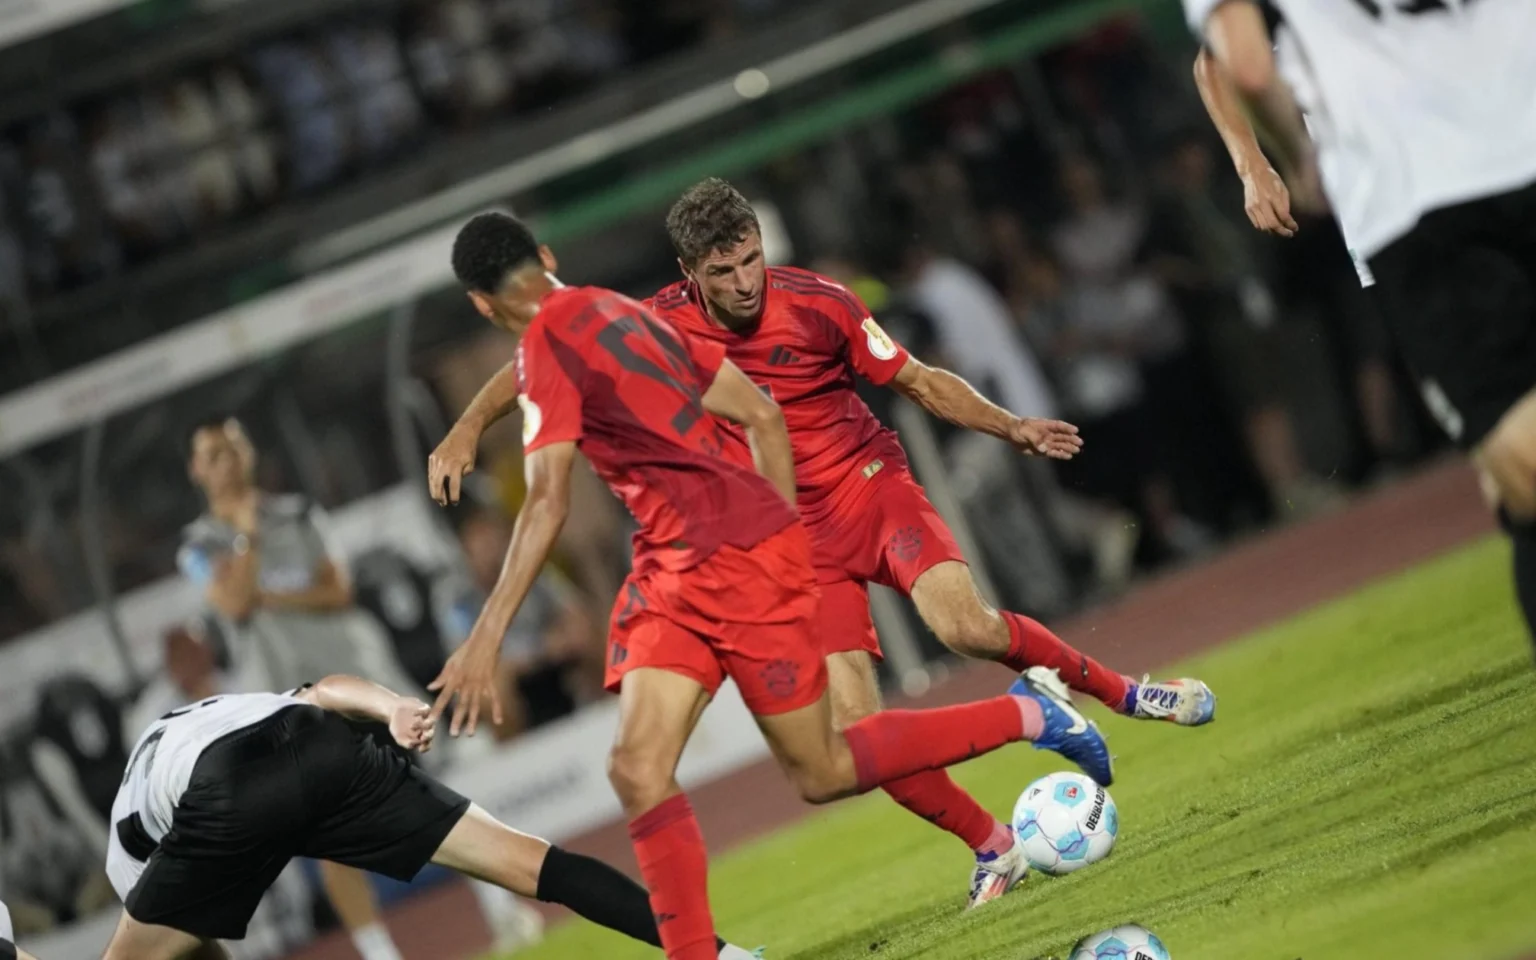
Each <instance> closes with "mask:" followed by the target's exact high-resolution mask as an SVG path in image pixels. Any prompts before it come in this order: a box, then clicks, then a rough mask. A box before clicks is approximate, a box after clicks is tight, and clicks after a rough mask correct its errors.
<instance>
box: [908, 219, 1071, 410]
mask: <svg viewBox="0 0 1536 960" xmlns="http://www.w3.org/2000/svg"><path fill="white" fill-rule="evenodd" d="M903 266H904V274H905V277H906V280H907V284H908V287H909V293H910V295H911V297H912V301H913V303H914V304H915V305H916V306H917V307H918V308H919V309H920V310H922V312H923V313H924V314H926V315H927V316H928V317H929V318H931V319H932V321H933V325H934V330H935V333H936V334H937V341H938V347H939V351H940V352H941V353H942V354H943V355H944V357H945V358H947V359H948V360H949V362H951V363H952V364H954V366H955V370H956V372H958V373H959V374H960V375H961V376H963V377H965V378H966V379H968V380H970V381H971V382H972V383H974V384H976V386H977V387H978V388H980V389H981V390H982V392H983V393H986V394H988V395H990V396H993V397H995V398H996V399H997V400H998V402H999V403H1000V404H1001V405H1002V406H1004V407H1006V408H1007V409H1009V410H1012V411H1015V412H1017V414H1018V415H1019V416H1021V417H1045V418H1055V417H1056V416H1057V412H1056V400H1055V397H1054V396H1052V391H1051V385H1050V383H1049V382H1048V381H1047V380H1046V378H1045V374H1044V373H1043V372H1042V371H1041V368H1040V364H1039V363H1038V362H1037V361H1036V360H1035V356H1034V354H1033V353H1032V352H1031V351H1030V348H1029V345H1028V344H1027V343H1026V342H1025V341H1024V340H1023V339H1022V338H1020V337H1019V335H1018V332H1017V324H1016V322H1015V320H1014V318H1013V314H1012V313H1010V312H1009V310H1008V304H1007V303H1006V302H1004V300H1003V298H1002V297H1001V296H999V295H998V292H997V291H996V290H995V289H993V288H992V286H991V285H990V284H989V283H987V281H986V279H985V278H984V277H983V276H982V275H981V274H980V273H978V272H977V271H976V270H974V269H972V268H971V267H969V266H967V265H966V264H964V263H962V262H960V261H959V260H956V259H954V258H952V257H947V256H944V255H942V254H939V253H937V252H935V251H934V250H933V249H932V248H931V247H929V246H927V245H925V244H923V243H917V244H914V245H912V246H911V247H910V248H908V250H907V253H906V257H905V262H904V265H903Z"/></svg>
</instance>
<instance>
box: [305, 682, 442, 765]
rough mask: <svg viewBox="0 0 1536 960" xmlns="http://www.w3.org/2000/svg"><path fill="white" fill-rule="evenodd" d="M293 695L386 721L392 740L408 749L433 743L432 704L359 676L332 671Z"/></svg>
mask: <svg viewBox="0 0 1536 960" xmlns="http://www.w3.org/2000/svg"><path fill="white" fill-rule="evenodd" d="M294 696H296V697H298V699H300V700H303V701H305V702H306V703H312V704H314V705H315V706H317V707H319V708H320V709H322V710H330V711H332V712H333V713H339V714H341V715H342V716H344V717H351V718H352V719H354V720H376V721H378V722H379V723H383V724H387V725H388V726H389V732H390V734H391V735H393V736H394V738H395V742H396V743H398V744H400V746H402V747H404V748H406V749H407V750H420V751H422V752H423V753H425V752H426V751H427V750H428V749H429V748H431V746H432V733H433V724H432V718H431V712H432V711H431V708H429V707H428V706H427V705H426V704H425V703H422V702H421V701H420V700H417V699H416V698H415V697H402V696H400V695H399V694H397V693H395V692H394V691H392V690H388V689H385V688H384V687H381V686H379V685H378V684H376V683H370V682H369V681H367V680H364V679H362V678H361V677H349V676H347V675H346V674H342V673H337V674H332V675H331V676H329V677H326V678H324V679H322V680H321V681H320V682H319V683H317V684H315V685H314V686H311V687H306V688H305V689H303V690H300V691H299V692H298V693H297V694H295V695H294Z"/></svg>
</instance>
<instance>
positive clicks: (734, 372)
mask: <svg viewBox="0 0 1536 960" xmlns="http://www.w3.org/2000/svg"><path fill="white" fill-rule="evenodd" d="M703 402H704V409H705V410H708V411H709V412H710V413H713V414H715V415H716V416H721V417H724V418H726V419H727V420H730V421H731V422H732V423H739V424H741V425H742V427H743V428H745V429H746V431H747V442H748V443H749V444H750V445H751V447H752V462H753V463H754V464H756V466H757V472H758V473H760V474H762V475H763V476H765V477H767V478H768V480H769V482H770V483H772V484H773V485H774V486H775V487H777V488H778V491H779V493H781V494H783V495H784V499H785V500H788V501H789V503H790V505H791V506H793V505H794V502H795V456H794V453H793V452H792V451H791V449H790V446H789V430H788V428H787V427H785V426H784V411H783V410H780V409H779V405H778V404H777V403H774V402H773V399H772V398H771V397H769V396H768V395H767V394H765V393H763V391H761V390H759V389H758V388H757V385H756V384H754V383H753V382H752V381H751V380H749V379H747V375H746V374H744V373H742V372H741V369H740V368H739V367H737V366H736V365H735V364H734V363H732V362H731V361H729V360H725V361H722V362H721V364H720V371H719V372H718V373H716V374H715V380H714V382H713V383H711V384H710V385H709V389H708V390H706V391H704V397H703Z"/></svg>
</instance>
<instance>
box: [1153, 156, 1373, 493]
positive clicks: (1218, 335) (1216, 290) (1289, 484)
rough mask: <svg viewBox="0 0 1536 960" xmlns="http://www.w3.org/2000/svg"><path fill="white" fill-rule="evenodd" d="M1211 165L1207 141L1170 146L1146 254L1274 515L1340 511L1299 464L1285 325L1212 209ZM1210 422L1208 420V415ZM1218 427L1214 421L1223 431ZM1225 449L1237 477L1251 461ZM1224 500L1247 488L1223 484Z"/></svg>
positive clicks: (1233, 230)
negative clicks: (1232, 414) (1239, 435)
mask: <svg viewBox="0 0 1536 960" xmlns="http://www.w3.org/2000/svg"><path fill="white" fill-rule="evenodd" d="M1214 173H1215V166H1214V163H1213V159H1212V156H1211V152H1210V148H1209V146H1208V144H1207V143H1206V142H1205V140H1204V138H1203V137H1202V136H1200V135H1199V134H1196V133H1194V132H1193V131H1183V132H1181V133H1179V134H1178V135H1177V136H1176V137H1174V138H1173V139H1172V141H1171V147H1170V149H1169V150H1168V151H1167V154H1166V157H1165V160H1164V163H1163V169H1162V178H1161V179H1162V187H1163V189H1162V190H1161V192H1160V195H1159V197H1158V201H1159V202H1158V203H1157V205H1156V206H1155V207H1154V216H1153V220H1152V228H1151V236H1149V238H1148V242H1147V243H1148V254H1149V257H1150V260H1151V264H1152V266H1153V267H1154V269H1155V270H1156V272H1157V273H1158V274H1159V275H1160V276H1161V277H1162V278H1163V279H1164V280H1165V281H1166V282H1167V284H1168V286H1169V289H1170V290H1171V291H1172V293H1173V294H1174V296H1175V298H1176V300H1177V301H1178V302H1179V304H1180V306H1181V308H1182V310H1183V312H1184V313H1185V315H1186V316H1188V317H1189V318H1190V319H1191V320H1192V321H1193V326H1194V329H1193V331H1192V332H1193V333H1195V335H1196V337H1197V339H1198V340H1200V341H1203V342H1202V343H1201V344H1200V345H1201V346H1203V347H1204V348H1205V353H1206V356H1207V357H1208V358H1209V359H1210V361H1211V363H1210V367H1211V369H1212V371H1213V373H1214V374H1215V377H1216V381H1217V383H1219V385H1220V389H1221V392H1222V394H1223V395H1224V397H1225V399H1226V401H1227V404H1228V405H1231V406H1232V407H1235V408H1236V411H1237V412H1238V414H1239V419H1238V420H1237V421H1236V422H1240V423H1241V424H1242V428H1243V435H1244V437H1245V438H1246V440H1247V447H1248V453H1249V455H1250V456H1251V457H1252V462H1253V464H1254V465H1255V466H1256V467H1257V468H1258V471H1259V473H1260V474H1261V476H1262V478H1263V484H1264V488H1265V491H1266V494H1267V498H1268V506H1269V507H1270V508H1271V509H1272V511H1273V513H1274V515H1275V516H1277V517H1279V518H1280V519H1289V518H1299V517H1305V516H1307V515H1310V514H1312V513H1315V512H1317V511H1320V510H1325V509H1330V508H1333V507H1336V506H1339V505H1340V504H1341V503H1342V501H1343V491H1342V490H1341V489H1340V488H1339V487H1338V485H1336V484H1333V483H1329V482H1325V481H1323V480H1322V479H1321V478H1319V477H1317V476H1316V475H1315V474H1313V473H1312V472H1311V471H1310V470H1309V469H1308V467H1307V465H1306V463H1305V461H1304V460H1303V458H1302V453H1301V448H1300V445H1299V443H1298V442H1297V437H1296V429H1295V424H1294V422H1293V419H1292V416H1291V412H1290V409H1289V407H1288V406H1287V404H1286V388H1287V382H1288V381H1287V376H1288V375H1289V374H1290V372H1291V371H1290V368H1291V367H1292V363H1291V362H1289V360H1288V353H1289V352H1290V342H1291V341H1290V338H1289V336H1288V329H1289V328H1288V327H1286V326H1285V325H1284V321H1283V320H1282V318H1281V317H1280V315H1279V311H1280V308H1279V305H1278V304H1277V303H1276V302H1275V299H1274V297H1273V295H1272V294H1271V291H1270V287H1269V285H1268V283H1267V282H1266V279H1265V276H1264V270H1263V268H1262V266H1261V264H1260V262H1259V260H1258V258H1257V254H1256V251H1255V249H1254V243H1253V241H1252V239H1251V238H1250V236H1249V231H1248V230H1246V229H1244V228H1243V227H1242V226H1240V225H1239V224H1238V223H1236V222H1235V221H1234V220H1233V219H1232V217H1230V216H1229V215H1228V214H1227V213H1226V209H1227V208H1225V207H1223V206H1222V205H1220V204H1218V203H1217V201H1216V197H1215V192H1216V189H1217V184H1216V182H1215V179H1214ZM1213 419H1214V418H1213ZM1222 426H1223V424H1221V423H1219V422H1217V423H1214V424H1213V427H1214V429H1215V430H1219V431H1221V432H1223V433H1225V431H1224V430H1222V429H1221V428H1222ZM1226 447H1227V445H1226V444H1224V443H1223V444H1220V445H1217V446H1214V447H1213V449H1212V453H1213V454H1214V458H1213V459H1219V461H1220V462H1219V463H1218V464H1217V465H1218V467H1219V468H1221V469H1219V470H1217V471H1216V472H1218V473H1219V474H1221V475H1222V476H1223V477H1226V478H1231V479H1232V480H1237V479H1238V478H1239V477H1240V474H1241V473H1244V472H1247V471H1248V464H1247V462H1245V461H1244V460H1243V459H1242V457H1241V454H1239V453H1237V451H1231V450H1228V449H1226ZM1223 486H1224V487H1226V489H1224V490H1222V491H1219V493H1221V494H1224V495H1225V496H1227V497H1232V496H1241V495H1243V491H1242V490H1241V489H1240V488H1238V489H1234V488H1233V486H1232V485H1231V484H1224V485H1223Z"/></svg>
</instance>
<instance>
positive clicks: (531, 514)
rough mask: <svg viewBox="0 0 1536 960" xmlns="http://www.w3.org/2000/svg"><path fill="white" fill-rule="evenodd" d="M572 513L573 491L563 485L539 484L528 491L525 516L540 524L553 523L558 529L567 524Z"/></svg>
mask: <svg viewBox="0 0 1536 960" xmlns="http://www.w3.org/2000/svg"><path fill="white" fill-rule="evenodd" d="M570 512H571V491H570V488H569V487H568V486H564V485H561V484H553V483H551V484H539V485H536V486H534V488H533V489H531V490H529V491H528V499H527V501H526V502H524V504H523V516H524V517H526V518H527V519H529V520H536V521H538V522H540V523H552V524H554V525H555V526H556V527H559V526H560V525H562V524H564V523H565V518H566V517H567V516H569V515H570Z"/></svg>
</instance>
